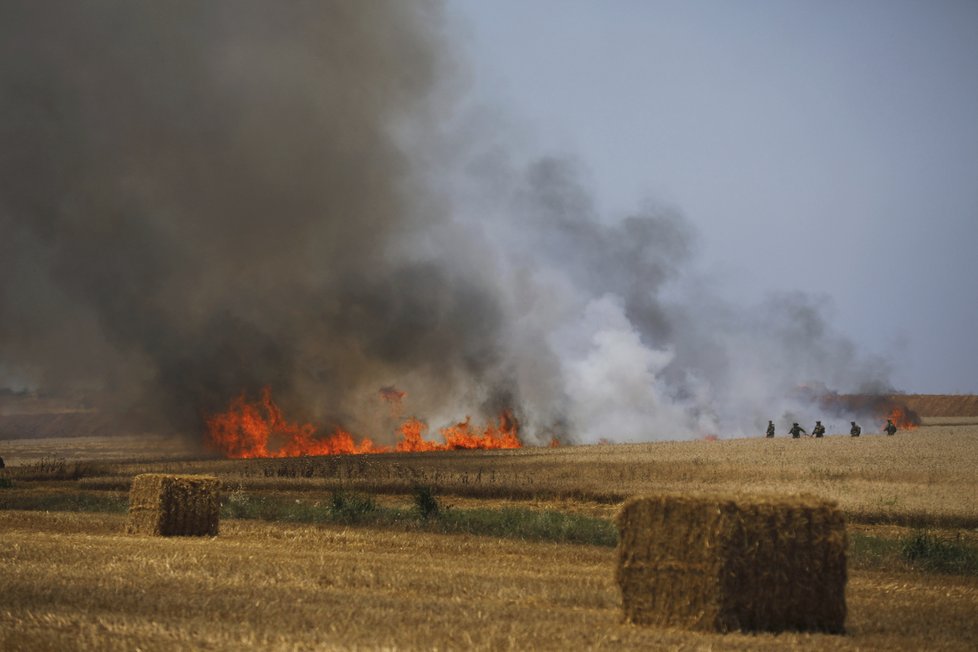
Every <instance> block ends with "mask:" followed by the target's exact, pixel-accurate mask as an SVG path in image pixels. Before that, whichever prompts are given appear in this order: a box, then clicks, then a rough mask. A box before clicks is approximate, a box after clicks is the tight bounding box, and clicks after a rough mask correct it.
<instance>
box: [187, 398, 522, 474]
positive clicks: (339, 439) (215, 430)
mask: <svg viewBox="0 0 978 652" xmlns="http://www.w3.org/2000/svg"><path fill="white" fill-rule="evenodd" d="M402 395H403V394H402ZM398 398H400V397H398ZM205 422H206V425H207V436H208V443H209V444H210V446H211V447H212V448H214V449H216V450H217V451H219V452H220V453H221V454H223V455H224V456H225V457H227V458H231V459H240V458H253V457H298V456H301V455H343V454H348V455H358V454H365V453H386V452H390V451H391V448H390V447H387V446H376V445H374V443H373V441H372V440H370V439H367V438H363V439H361V440H360V442H359V443H357V442H356V441H355V440H354V438H353V435H351V434H350V433H348V432H346V431H345V430H342V429H339V428H338V429H336V430H335V431H334V432H333V433H332V434H331V435H328V436H321V437H317V436H316V428H315V427H314V426H313V425H311V424H308V423H307V424H298V423H291V422H289V421H288V420H286V419H285V417H284V416H283V414H282V410H281V409H280V408H279V407H278V405H276V404H275V402H274V401H273V400H272V393H271V390H270V389H269V388H268V387H266V388H264V389H263V390H262V392H261V398H260V399H259V400H258V401H256V402H254V403H251V402H248V400H247V399H246V398H245V396H244V394H242V395H241V396H238V397H237V398H236V399H234V400H233V401H231V404H230V405H229V406H228V409H227V411H226V412H222V413H220V414H215V415H213V416H210V417H207V418H206V419H205ZM427 430H428V425H427V424H426V423H424V422H423V421H421V420H419V419H415V418H410V419H406V420H405V421H404V422H403V423H402V424H401V426H400V428H399V436H400V437H399V441H398V442H397V444H396V446H394V448H393V450H395V451H397V452H427V451H447V450H463V449H468V450H473V449H482V450H493V449H506V448H522V446H523V444H522V442H521V441H520V438H519V425H518V423H517V421H516V419H514V418H513V416H512V415H511V414H510V413H509V412H504V413H503V414H502V415H500V416H499V418H498V423H490V424H488V425H487V426H486V427H485V428H484V429H483V430H482V432H474V431H473V428H472V425H471V423H470V419H469V418H468V417H466V419H465V421H462V422H460V423H457V424H455V425H454V426H449V427H447V428H443V429H442V430H441V434H442V437H443V438H444V439H445V443H444V444H439V443H437V442H433V441H429V440H427V439H424V437H423V435H424V433H425V432H427Z"/></svg>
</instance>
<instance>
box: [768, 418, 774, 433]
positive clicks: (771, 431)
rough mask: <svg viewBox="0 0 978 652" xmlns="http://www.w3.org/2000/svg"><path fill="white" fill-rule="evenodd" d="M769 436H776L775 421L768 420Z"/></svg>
mask: <svg viewBox="0 0 978 652" xmlns="http://www.w3.org/2000/svg"><path fill="white" fill-rule="evenodd" d="M767 436H768V437H773V436H774V422H773V421H768V422H767Z"/></svg>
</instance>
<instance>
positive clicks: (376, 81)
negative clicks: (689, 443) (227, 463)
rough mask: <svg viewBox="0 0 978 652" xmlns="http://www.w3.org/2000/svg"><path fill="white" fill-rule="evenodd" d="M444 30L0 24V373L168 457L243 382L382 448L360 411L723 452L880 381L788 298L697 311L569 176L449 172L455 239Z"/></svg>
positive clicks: (632, 220) (649, 221)
mask: <svg viewBox="0 0 978 652" xmlns="http://www.w3.org/2000/svg"><path fill="white" fill-rule="evenodd" d="M440 21H441V17H440V6H439V4H437V3H433V2H432V3H426V2H420V3H419V2H414V3H407V2H399V1H397V0H390V1H388V2H383V1H380V0H376V1H372V2H370V3H356V2H350V3H345V2H344V3H289V4H281V3H266V2H259V1H257V0H255V1H243V2H230V1H227V2H224V1H218V2H208V3H197V2H171V3H165V4H160V3H150V2H121V1H109V0H106V1H102V2H97V3H77V2H67V1H65V2H48V3H35V2H26V1H25V2H8V3H4V4H3V5H2V6H0V234H2V236H3V237H2V239H0V373H3V374H6V375H7V376H9V377H10V378H17V379H20V380H21V381H25V382H29V383H30V384H32V385H33V386H39V387H45V388H55V389H77V388H82V389H85V390H87V391H94V390H100V391H99V392H98V395H99V396H100V397H101V401H102V404H103V407H104V408H105V409H110V410H112V411H113V412H114V413H115V414H118V415H119V418H120V419H123V420H124V421H121V422H124V423H126V424H128V427H133V428H142V427H145V428H167V429H174V430H179V431H182V432H187V433H190V434H192V435H194V436H196V435H197V433H198V432H199V428H200V425H201V420H200V418H201V415H202V414H207V413H210V412H213V411H216V410H219V409H221V408H223V407H224V406H225V405H226V404H227V402H228V401H229V400H230V399H232V398H233V397H234V396H236V395H237V394H238V393H239V392H242V391H246V392H251V393H256V392H257V391H258V390H259V389H260V388H261V387H263V386H265V385H269V386H271V387H272V388H273V390H274V392H275V397H276V399H277V400H279V402H281V403H282V404H283V407H284V408H285V410H286V413H287V414H289V415H291V416H292V417H293V418H297V419H299V418H301V419H311V420H315V421H317V422H318V423H324V424H342V425H343V426H344V427H346V428H349V429H351V430H353V431H354V432H356V433H360V434H368V435H371V436H375V437H378V438H380V439H382V438H383V436H384V433H389V432H390V429H391V418H392V417H391V416H390V414H389V411H388V410H387V408H386V406H385V405H384V404H383V402H382V399H381V397H380V396H379V395H378V390H379V389H380V388H381V387H392V386H393V387H396V388H398V389H399V390H404V391H406V392H408V399H407V400H408V401H409V404H408V405H409V407H408V411H409V412H412V413H415V414H418V415H419V416H423V417H428V418H429V419H431V421H432V423H433V424H434V425H436V426H437V425H440V424H442V423H444V422H446V421H448V420H451V419H456V418H459V417H461V416H463V415H464V414H466V413H481V414H480V416H485V415H490V414H494V413H497V412H498V411H499V410H500V409H502V408H513V409H515V410H516V412H517V415H518V416H519V417H520V418H521V419H522V420H523V422H524V424H525V425H526V426H527V432H528V434H529V435H530V436H531V438H532V437H537V438H539V439H544V438H545V437H547V436H548V435H550V434H560V435H564V436H567V437H570V438H573V439H577V440H582V441H592V440H595V439H598V438H601V437H607V438H611V439H654V438H663V439H665V438H675V437H683V436H699V435H703V434H707V433H712V432H722V433H724V434H737V433H748V432H751V431H752V429H754V428H756V427H757V423H759V422H760V423H766V419H767V418H775V417H777V416H779V414H776V413H774V411H775V410H776V411H779V412H780V413H783V414H789V413H790V414H797V413H799V412H800V411H803V410H805V409H807V407H806V406H805V405H797V404H796V403H795V402H792V401H793V399H790V398H785V397H786V396H789V395H790V390H791V389H792V388H794V387H795V386H797V385H798V384H801V383H806V382H811V381H818V382H824V383H825V384H827V385H828V386H830V387H832V388H834V389H838V390H839V391H847V390H848V389H850V388H856V389H857V388H858V387H859V386H862V385H865V384H866V383H872V382H875V383H882V384H885V373H883V374H882V377H881V373H880V370H881V367H880V366H879V365H878V364H877V362H876V361H873V360H863V359H861V358H860V356H859V355H858V352H856V351H854V350H853V348H852V345H851V344H849V343H848V342H847V341H846V340H845V338H843V337H841V336H840V335H838V334H837V333H835V332H834V331H833V330H832V329H831V328H829V327H828V325H827V323H826V322H825V321H824V319H823V318H822V317H821V316H820V315H819V314H818V313H817V311H816V309H815V306H814V305H813V303H812V301H811V299H809V298H808V297H804V296H801V295H789V296H785V297H780V298H773V299H772V300H771V301H770V302H769V303H768V304H766V305H763V306H759V307H756V308H754V309H752V310H745V309H743V308H741V307H738V306H736V305H734V304H731V303H729V302H725V301H723V300H721V299H718V298H715V297H713V296H712V295H711V294H710V292H709V291H703V290H702V288H698V287H696V283H697V281H696V279H694V278H693V277H692V275H691V273H690V271H689V270H690V269H691V268H692V266H693V265H694V264H695V255H694V254H695V243H696V236H695V230H694V229H693V227H692V225H691V224H690V223H689V222H688V221H687V220H686V219H685V218H684V217H683V216H682V215H681V214H680V213H679V212H678V211H676V210H671V209H667V208H663V207H660V206H656V205H655V204H651V203H650V204H649V205H647V206H644V207H641V209H640V210H637V211H635V212H634V214H631V215H628V216H625V217H624V218H622V219H617V218H613V217H610V216H605V215H601V214H600V213H599V211H598V210H597V209H596V207H595V205H594V202H593V201H592V200H591V198H590V197H591V195H590V191H589V189H588V187H587V185H586V184H585V183H584V182H583V181H582V180H581V178H580V174H579V171H578V169H577V168H576V167H575V165H574V164H573V163H572V162H570V161H568V160H567V159H561V158H554V157H551V158H542V159H539V160H536V161H534V162H533V163H531V164H530V165H528V166H526V167H525V169H524V168H521V167H520V166H516V165H512V166H510V165H503V166H501V167H497V168H496V169H494V170H487V169H486V168H484V167H482V168H480V167H479V166H478V165H472V166H468V167H463V168H462V169H463V170H468V171H470V172H471V171H473V170H478V172H477V173H475V174H474V175H472V176H470V177H469V178H467V179H465V180H464V183H468V184H475V185H478V186H481V187H482V188H483V190H482V191H481V192H482V193H483V200H482V202H481V203H480V205H479V209H478V213H479V214H478V216H475V215H473V214H471V210H472V209H471V207H470V206H467V205H465V204H464V201H463V199H462V198H464V197H465V196H466V195H465V194H464V193H461V194H456V195H454V199H453V198H452V196H451V193H446V192H445V191H444V190H443V189H441V188H439V187H436V186H435V183H434V181H433V179H437V177H438V175H440V174H441V175H444V178H446V179H447V178H449V177H452V176H453V174H456V173H455V172H453V171H451V170H449V169H448V167H449V166H450V164H445V163H444V162H442V163H438V162H436V163H430V160H431V158H430V157H434V158H435V159H437V158H438V157H437V154H436V152H437V151H439V148H443V147H446V143H445V142H444V141H443V140H442V139H441V136H439V135H437V134H436V133H435V125H436V124H437V122H438V117H439V115H440V114H441V113H443V112H449V111H451V110H452V109H453V107H452V105H451V103H450V102H451V97H450V94H446V91H445V87H446V78H447V79H448V80H449V82H450V81H451V78H452V76H453V75H454V74H456V72H457V71H455V69H454V66H453V65H451V64H450V62H451V61H452V60H453V51H452V48H451V45H450V43H449V42H448V39H447V38H446V36H445V35H444V34H442V33H441V32H440V29H441V22H440ZM447 85H448V86H450V85H451V84H450V83H448V84H447ZM446 102H447V103H446ZM483 137H485V139H486V141H488V140H489V139H490V137H491V138H496V137H499V138H502V139H503V140H505V135H503V134H488V135H485V136H478V135H473V134H467V136H466V141H467V142H468V143H469V146H471V144H472V143H475V144H476V149H477V148H478V146H479V144H480V143H481V142H482V138H483ZM447 146H448V147H451V143H448V145H447ZM429 148H430V149H429ZM455 156H458V155H457V154H456V155H455ZM422 161H428V163H426V164H422ZM442 164H444V165H445V168H444V169H443V168H441V167H439V166H440V165H442ZM456 181H457V180H456ZM459 183H463V182H459ZM487 197H488V198H487ZM453 201H454V202H455V203H454V204H453V203H452V202H453ZM881 378H882V379H881Z"/></svg>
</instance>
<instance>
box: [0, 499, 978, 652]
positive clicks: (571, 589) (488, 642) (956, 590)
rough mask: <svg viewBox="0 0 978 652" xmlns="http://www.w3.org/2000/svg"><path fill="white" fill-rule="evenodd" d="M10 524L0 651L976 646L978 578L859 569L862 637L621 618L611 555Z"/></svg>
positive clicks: (34, 516)
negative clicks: (733, 630) (696, 628)
mask: <svg viewBox="0 0 978 652" xmlns="http://www.w3.org/2000/svg"><path fill="white" fill-rule="evenodd" d="M124 522H125V517H124V516H122V515H118V516H112V515H79V514H66V513H41V512H26V513H25V512H18V513H13V512H0V530H2V531H3V532H4V545H3V546H0V577H3V578H4V579H3V584H4V603H5V604H4V608H3V609H0V649H4V650H11V651H16V650H48V649H79V650H96V649H97V650H132V649H137V648H138V649H143V650H164V649H165V650H169V649H176V648H179V649H271V650H276V649H281V650H285V649H296V648H299V649H310V648H317V649H354V648H359V649H378V648H388V649H435V648H438V649H515V650H526V649H553V650H557V649H560V650H567V649H640V648H642V649H678V648H685V649H706V648H711V649H730V650H738V649H739V650H784V649H833V650H840V649H841V650H849V649H851V650H856V649H892V650H919V649H931V650H933V649H962V650H964V649H974V648H975V645H976V644H978V623H976V621H975V619H974V613H975V608H976V605H978V580H976V579H975V578H958V577H939V578H936V579H934V578H931V577H929V576H924V577H918V576H911V575H908V574H892V573H878V572H853V573H851V578H850V582H849V589H848V601H849V620H848V632H849V633H848V634H847V635H845V636H841V637H840V636H829V635H822V634H794V633H785V634H780V635H771V634H756V635H744V634H727V635H715V634H705V633H692V632H683V631H680V630H672V629H656V628H647V627H636V626H631V625H627V624H623V623H622V622H621V607H620V603H619V593H618V588H617V586H616V584H615V582H614V578H613V568H614V556H615V553H614V551H613V550H610V549H606V548H595V547H590V546H574V545H556V544H545V543H538V544H527V543H518V542H507V541H500V540H494V539H487V538H481V537H466V536H447V535H433V534H419V533H403V532H400V533H398V532H378V531H372V530H366V531H365V530H356V529H348V528H342V527H308V526H290V527H282V526H277V525H267V524H257V523H252V522H244V521H230V522H228V523H226V524H223V531H222V535H221V536H220V537H218V538H216V539H206V540H200V539H151V538H133V537H127V536H125V535H124V534H123V529H124Z"/></svg>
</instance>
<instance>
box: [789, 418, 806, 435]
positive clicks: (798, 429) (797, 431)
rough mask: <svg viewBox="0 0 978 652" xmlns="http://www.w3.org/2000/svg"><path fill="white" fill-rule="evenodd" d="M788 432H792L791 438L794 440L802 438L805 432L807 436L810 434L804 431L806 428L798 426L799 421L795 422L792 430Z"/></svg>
mask: <svg viewBox="0 0 978 652" xmlns="http://www.w3.org/2000/svg"><path fill="white" fill-rule="evenodd" d="M788 432H790V433H791V438H792V439H798V438H799V437H801V433H803V432H804V433H805V434H806V435H807V434H808V433H807V432H806V431H805V429H804V428H802V427H801V426H799V425H798V422H797V421H795V422H794V423H793V424H791V429H790V430H788Z"/></svg>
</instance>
